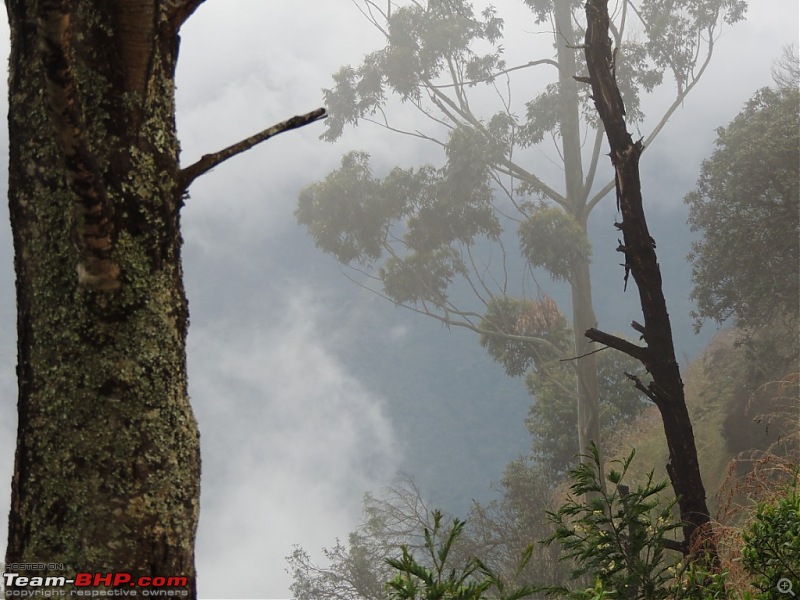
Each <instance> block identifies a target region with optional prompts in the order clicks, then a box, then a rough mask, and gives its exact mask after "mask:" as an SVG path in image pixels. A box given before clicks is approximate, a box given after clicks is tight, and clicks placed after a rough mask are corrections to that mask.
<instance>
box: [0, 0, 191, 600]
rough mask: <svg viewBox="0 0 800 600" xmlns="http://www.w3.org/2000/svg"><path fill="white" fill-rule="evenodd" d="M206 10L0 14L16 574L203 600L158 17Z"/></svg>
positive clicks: (11, 9)
mask: <svg viewBox="0 0 800 600" xmlns="http://www.w3.org/2000/svg"><path fill="white" fill-rule="evenodd" d="M200 1H202V0H200ZM199 3H200V2H199V1H198V2H190V1H188V0H181V1H178V0H173V2H171V3H162V2H158V1H156V0H115V1H92V2H90V1H83V2H81V1H78V2H74V1H72V2H68V1H63V2H62V1H60V0H39V1H38V2H33V1H31V0H6V8H7V11H8V19H9V23H10V28H11V57H10V61H9V69H10V75H9V138H10V156H9V163H10V164H9V205H10V212H11V225H12V231H13V239H14V250H15V268H16V274H17V278H16V293H17V306H18V323H17V331H18V366H17V373H18V379H19V405H18V409H19V426H18V433H17V450H16V460H15V466H14V474H13V483H12V505H11V516H10V519H9V540H8V550H7V554H6V563H44V564H47V563H63V564H64V565H67V566H68V567H69V569H71V570H72V571H74V572H79V571H88V572H97V571H126V572H128V573H130V574H132V576H133V577H138V576H183V577H186V578H187V584H188V587H189V588H190V589H191V590H192V593H193V594H194V593H195V592H194V590H195V566H194V539H195V529H196V526H197V518H198V508H199V492H200V489H199V473H200V455H199V436H198V429H197V424H196V422H195V418H194V415H193V414H192V409H191V407H190V405H189V399H188V397H187V391H186V366H185V341H186V327H187V323H188V320H187V302H186V298H185V295H184V289H183V284H182V271H181V255H180V250H181V237H180V233H179V227H178V224H179V209H180V206H181V202H182V194H183V189H182V188H181V186H180V184H179V168H178V141H177V137H176V130H175V119H174V108H175V107H174V76H175V63H176V59H177V54H178V42H179V40H178V35H177V27H176V25H175V23H176V21H175V18H168V17H169V15H168V14H167V9H166V8H165V7H172V8H179V9H181V10H183V11H184V14H183V17H185V16H186V13H187V12H191V10H193V7H194V6H196V5H197V4H199ZM179 5H180V6H179ZM173 17H174V15H173ZM176 18H177V17H176ZM24 574H25V575H28V576H31V575H44V574H49V575H65V573H64V572H51V573H45V572H36V571H26V572H25V573H24ZM66 575H67V576H69V574H66Z"/></svg>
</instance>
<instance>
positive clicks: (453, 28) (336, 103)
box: [322, 0, 505, 142]
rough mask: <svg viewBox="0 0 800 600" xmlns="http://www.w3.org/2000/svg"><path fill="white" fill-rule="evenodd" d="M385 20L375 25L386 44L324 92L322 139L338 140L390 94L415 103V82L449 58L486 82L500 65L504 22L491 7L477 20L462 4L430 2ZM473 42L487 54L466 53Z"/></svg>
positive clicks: (447, 64)
mask: <svg viewBox="0 0 800 600" xmlns="http://www.w3.org/2000/svg"><path fill="white" fill-rule="evenodd" d="M385 16H386V22H385V23H384V24H381V25H380V27H381V28H382V31H383V32H384V34H385V35H386V42H387V43H386V46H385V47H384V48H383V49H381V50H378V51H375V52H373V53H371V54H369V55H368V56H367V57H366V58H365V59H364V62H363V63H362V65H361V66H360V67H359V68H358V69H354V68H352V67H350V66H348V67H344V68H342V69H340V70H339V72H338V73H336V74H335V75H334V77H333V79H334V87H333V88H330V89H326V90H324V96H325V105H326V106H327V107H328V112H329V115H330V116H329V118H328V120H327V122H326V123H327V125H328V129H327V130H326V132H325V133H324V134H323V136H322V137H323V139H325V140H327V141H331V142H332V141H335V140H337V139H338V138H339V137H340V136H341V135H342V132H343V130H344V127H345V125H348V124H351V125H356V124H358V122H359V120H360V119H361V118H364V117H365V116H369V115H373V114H375V113H376V112H377V111H378V110H380V108H381V107H382V106H383V105H384V103H385V102H386V99H387V96H388V94H389V93H391V94H396V95H397V97H399V98H400V99H401V100H402V101H404V102H406V101H411V102H415V101H418V100H419V99H420V97H421V89H420V84H421V83H424V82H430V81H432V80H434V79H436V78H437V77H438V76H439V75H440V74H441V72H442V70H443V69H446V68H449V67H450V66H452V64H453V63H452V61H453V60H454V59H455V60H456V61H457V62H458V68H459V69H461V70H462V71H463V72H464V74H465V75H466V76H467V77H469V78H471V79H485V78H490V77H492V76H493V74H494V73H495V72H496V71H497V70H500V69H503V68H504V67H505V61H503V59H502V49H501V48H500V47H499V46H497V41H498V40H499V39H500V37H501V35H502V31H503V20H502V19H500V18H498V17H497V16H496V14H495V11H494V9H493V8H492V7H489V8H487V9H486V10H484V11H483V12H482V13H481V14H480V16H477V15H475V13H474V11H473V9H472V5H471V4H469V3H468V2H465V1H464V0H435V1H431V2H428V3H427V5H426V6H423V5H422V4H421V3H414V4H412V5H410V6H401V7H394V9H393V10H392V11H391V12H390V13H389V14H387V15H385ZM476 42H488V43H489V44H490V45H491V46H492V50H491V51H490V52H488V53H487V54H478V53H476V52H474V51H473V50H472V49H471V46H472V45H473V44H475V43H476Z"/></svg>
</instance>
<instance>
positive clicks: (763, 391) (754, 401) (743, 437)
mask: <svg viewBox="0 0 800 600" xmlns="http://www.w3.org/2000/svg"><path fill="white" fill-rule="evenodd" d="M737 337H738V334H737V332H736V331H735V330H731V329H729V330H725V331H722V332H720V333H718V334H717V335H716V336H715V337H714V338H713V339H712V340H711V341H710V342H709V344H708V345H707V346H706V348H705V349H704V350H703V351H702V352H701V353H700V355H699V356H698V357H697V358H696V359H695V360H694V361H692V363H691V364H690V365H689V368H688V369H686V371H685V372H684V387H685V391H686V402H687V405H688V408H689V414H690V415H691V418H692V423H693V427H694V434H695V441H696V443H697V450H698V454H699V459H700V468H701V471H702V476H703V479H704V482H705V486H706V490H707V492H708V500H709V508H710V510H711V512H712V514H715V513H717V512H718V509H719V508H720V506H721V505H727V500H728V498H727V494H728V493H729V492H730V490H731V489H735V488H736V487H737V486H738V485H739V483H738V482H740V481H741V479H740V478H741V476H744V475H746V474H747V473H749V472H750V471H751V470H752V466H753V464H754V463H755V462H757V461H758V460H759V459H760V458H761V457H762V456H763V453H764V452H766V451H770V452H774V453H775V454H777V455H778V456H785V455H787V453H792V452H793V453H794V456H795V458H796V457H797V455H798V453H799V452H800V446H799V445H798V442H799V440H798V438H799V437H800V404H798V376H797V373H787V374H786V375H785V376H784V377H782V378H779V380H778V381H775V382H769V383H765V384H763V385H761V386H753V384H747V383H746V375H745V373H746V371H747V370H746V368H745V356H744V350H743V349H742V348H741V347H739V346H737V345H736V340H737ZM632 448H635V449H636V459H635V461H634V463H633V465H632V467H631V475H632V480H640V479H642V478H644V476H645V474H646V473H647V472H649V471H650V469H652V468H655V478H656V480H661V479H665V478H666V477H667V474H666V469H665V466H664V465H665V464H666V462H667V458H668V454H667V447H666V439H665V438H664V433H663V429H662V426H661V419H660V416H659V414H658V410H657V409H656V407H655V406H652V407H650V408H648V409H647V410H646V411H645V413H644V414H643V415H642V417H641V418H639V419H638V420H637V421H636V422H635V423H634V424H633V425H632V426H631V427H629V428H627V429H626V430H625V431H621V432H618V434H617V435H616V436H614V438H613V440H612V442H611V449H610V452H609V455H610V456H611V457H612V460H613V458H621V457H624V456H627V455H628V454H629V453H630V451H631V449H632ZM720 492H722V494H720ZM720 498H721V499H722V501H721V502H720Z"/></svg>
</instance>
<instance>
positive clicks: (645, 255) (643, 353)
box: [583, 0, 719, 567]
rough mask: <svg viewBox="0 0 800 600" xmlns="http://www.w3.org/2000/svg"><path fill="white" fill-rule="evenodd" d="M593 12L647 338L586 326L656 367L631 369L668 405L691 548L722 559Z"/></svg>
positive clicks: (630, 265)
mask: <svg viewBox="0 0 800 600" xmlns="http://www.w3.org/2000/svg"><path fill="white" fill-rule="evenodd" d="M586 20H587V27H586V38H585V48H586V63H587V66H588V70H589V78H588V79H583V80H584V81H586V83H589V84H590V85H591V87H592V97H593V99H594V103H595V107H596V108H597V112H598V115H599V116H600V118H601V119H602V121H603V124H604V126H605V130H606V136H607V138H608V143H609V146H610V148H611V154H610V156H611V162H612V164H613V165H614V170H615V176H616V191H617V200H618V202H619V207H620V212H621V213H622V222H620V223H617V224H616V226H617V228H618V229H619V230H620V231H621V232H622V237H623V244H622V245H621V246H620V248H619V251H621V252H622V253H623V254H624V256H625V270H626V274H625V276H626V278H627V276H628V273H630V274H632V275H633V279H634V281H635V282H636V287H637V288H638V290H639V300H640V303H641V306H642V314H643V316H644V325H641V324H639V323H636V322H635V321H634V323H633V327H634V328H635V329H636V330H637V331H638V332H639V333H641V334H642V338H643V339H644V342H645V344H646V345H645V346H639V345H637V344H633V343H631V342H628V341H626V340H623V339H621V338H618V337H616V336H613V335H610V334H608V333H605V332H603V331H598V330H596V329H593V328H590V329H588V330H587V331H586V332H585V334H586V336H587V338H589V339H592V340H594V341H596V342H600V343H603V344H606V345H608V346H610V347H612V348H616V349H617V350H620V351H622V352H625V353H626V354H628V355H629V356H632V357H634V358H636V359H637V360H639V361H640V362H641V363H642V364H643V365H644V366H645V368H646V369H647V371H648V372H649V373H650V374H651V375H652V378H653V380H652V382H650V383H649V384H648V385H647V386H645V385H644V383H643V382H642V381H640V380H639V379H638V378H637V377H635V376H633V375H629V377H630V378H631V379H632V380H633V382H634V384H635V385H636V387H637V389H639V390H640V391H641V392H643V393H644V394H645V395H647V397H648V398H650V399H651V400H652V401H653V403H655V405H656V406H657V407H658V410H659V412H660V413H661V418H662V421H663V425H664V434H665V436H666V439H667V447H668V448H669V463H668V464H667V473H668V474H669V477H670V480H671V482H672V487H673V489H674V490H675V495H676V497H677V500H678V507H679V509H680V513H681V520H682V522H683V533H684V551H685V552H687V553H691V555H692V558H693V559H694V560H708V561H709V562H710V564H712V565H713V566H715V567H719V560H718V555H717V549H716V542H715V540H714V538H713V536H712V535H711V533H712V532H711V518H710V514H709V511H708V505H707V504H706V490H705V486H704V485H703V480H702V478H701V476H700V465H699V461H698V458H697V447H696V446H695V440H694V432H693V430H692V422H691V419H690V418H689V411H688V409H687V407H686V398H685V396H684V390H683V381H682V380H681V374H680V369H679V367H678V361H677V359H676V358H675V346H674V343H673V339H672V326H671V324H670V320H669V314H668V312H667V303H666V300H665V298H664V292H663V284H662V280H661V269H660V267H659V265H658V259H657V257H656V251H655V247H656V244H655V242H654V241H653V238H652V237H650V232H649V230H648V227H647V219H646V218H645V212H644V207H643V204H642V188H641V180H640V178H639V158H640V156H641V153H642V151H643V150H644V146H643V145H642V143H641V142H634V141H633V138H632V137H631V134H630V132H629V131H628V128H627V125H626V123H625V105H624V103H623V101H622V96H621V94H620V91H619V87H618V86H617V82H616V77H615V74H614V54H613V52H612V44H611V39H610V38H609V22H610V19H609V14H608V0H588V1H587V3H586Z"/></svg>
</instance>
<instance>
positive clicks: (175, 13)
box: [161, 0, 206, 33]
mask: <svg viewBox="0 0 800 600" xmlns="http://www.w3.org/2000/svg"><path fill="white" fill-rule="evenodd" d="M205 1H206V0H163V1H162V4H161V10H162V11H164V12H166V13H167V22H168V23H169V24H170V26H171V27H172V31H173V32H175V33H177V32H178V30H180V28H181V26H182V25H183V24H184V23H185V22H186V20H187V19H188V18H189V17H191V16H192V13H193V12H194V11H195V10H197V7H198V6H200V5H201V4H202V3H203V2H205Z"/></svg>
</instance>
